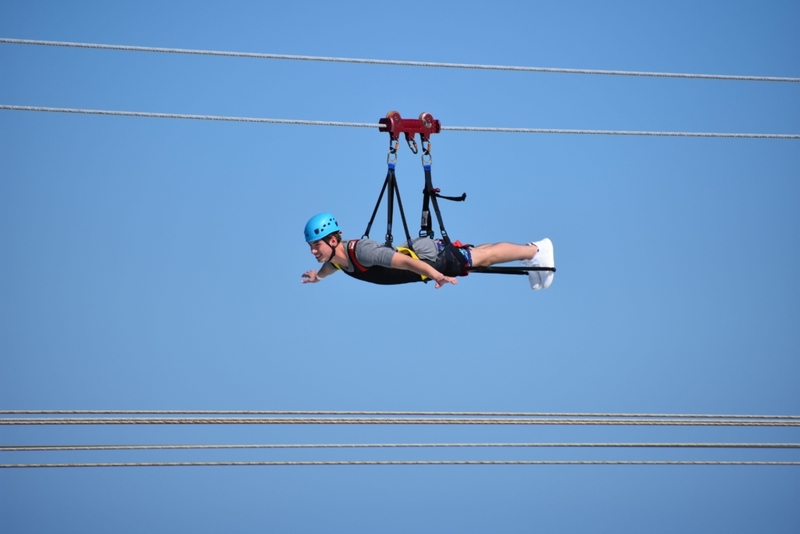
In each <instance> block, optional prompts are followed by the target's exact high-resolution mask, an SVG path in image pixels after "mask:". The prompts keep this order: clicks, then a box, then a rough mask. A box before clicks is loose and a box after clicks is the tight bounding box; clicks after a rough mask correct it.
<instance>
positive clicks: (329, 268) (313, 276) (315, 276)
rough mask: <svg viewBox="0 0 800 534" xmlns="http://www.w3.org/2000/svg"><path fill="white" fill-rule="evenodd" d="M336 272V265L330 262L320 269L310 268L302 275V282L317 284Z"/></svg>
mask: <svg viewBox="0 0 800 534" xmlns="http://www.w3.org/2000/svg"><path fill="white" fill-rule="evenodd" d="M335 272H336V267H334V266H333V265H331V264H330V263H326V264H325V265H323V266H322V268H321V269H320V270H319V271H315V270H313V269H312V270H310V271H306V272H304V273H303V276H302V280H301V281H302V283H304V284H316V283H317V282H319V281H320V280H322V279H323V278H325V277H326V276H330V275H332V274H333V273H335Z"/></svg>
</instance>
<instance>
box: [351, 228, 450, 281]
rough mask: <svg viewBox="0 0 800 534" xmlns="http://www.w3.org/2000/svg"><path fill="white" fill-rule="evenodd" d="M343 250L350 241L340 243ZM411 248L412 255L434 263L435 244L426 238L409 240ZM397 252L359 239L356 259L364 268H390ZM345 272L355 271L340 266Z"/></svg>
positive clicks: (406, 244)
mask: <svg viewBox="0 0 800 534" xmlns="http://www.w3.org/2000/svg"><path fill="white" fill-rule="evenodd" d="M342 244H343V245H344V248H345V250H347V246H348V245H349V244H350V241H342ZM411 245H412V246H411V248H412V249H413V250H414V253H416V255H417V256H418V257H419V259H421V260H423V261H427V262H429V263H433V262H434V261H436V253H437V250H436V242H435V241H434V240H433V239H430V238H427V237H418V238H416V239H412V240H411ZM400 246H401V247H408V243H403V244H402V245H400ZM395 252H397V251H396V250H395V249H393V248H389V247H387V246H386V245H384V244H383V243H378V242H377V241H373V240H372V239H359V240H358V243H357V244H356V259H357V260H358V263H360V264H361V265H363V266H364V267H373V266H375V265H379V266H381V267H391V266H392V256H394V254H395ZM340 267H341V268H342V269H344V270H345V271H347V272H349V273H352V272H353V270H354V269H355V268H354V267H353V266H352V265H350V266H347V267H345V266H344V265H341V266H340Z"/></svg>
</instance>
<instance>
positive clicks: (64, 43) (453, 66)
mask: <svg viewBox="0 0 800 534" xmlns="http://www.w3.org/2000/svg"><path fill="white" fill-rule="evenodd" d="M0 43H6V44H19V45H39V46H55V47H67V48H89V49H97V50H120V51H127V52H155V53H162V54H189V55H199V56H222V57H240V58H251V59H282V60H290V61H315V62H317V61H319V62H332V63H357V64H362V65H363V64H366V65H390V66H402V67H427V68H444V69H470V70H497V71H512V72H540V73H555V74H590V75H602V76H637V77H653V78H689V79H701V80H736V81H751V82H794V83H796V82H800V78H791V77H783V76H740V75H729V74H692V73H677V72H648V71H627V70H603V69H568V68H554V67H521V66H512V65H480V64H473V63H443V62H434V61H402V60H391V59H361V58H345V57H329V56H301V55H293V54H264V53H257V52H226V51H219V50H193V49H188V48H163V47H153V46H129V45H110V44H96V43H75V42H69V41H43V40H35V39H11V38H0Z"/></svg>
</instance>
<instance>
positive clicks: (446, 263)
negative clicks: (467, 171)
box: [334, 111, 555, 285]
mask: <svg viewBox="0 0 800 534" xmlns="http://www.w3.org/2000/svg"><path fill="white" fill-rule="evenodd" d="M378 122H379V123H380V127H379V130H380V131H381V132H388V133H389V154H388V155H387V157H386V162H387V164H388V171H387V173H386V179H385V180H384V182H383V187H382V188H381V192H380V195H378V201H377V202H376V203H375V209H374V210H372V217H370V219H369V223H367V228H366V230H364V235H363V239H368V238H369V232H370V230H371V229H372V223H373V222H374V221H375V215H376V214H377V213H378V208H379V207H380V205H381V202H382V201H383V195H384V194H385V193H386V194H387V198H386V203H387V204H386V236H385V242H384V245H385V246H387V247H389V248H393V247H392V242H393V241H394V237H393V236H392V223H393V215H394V199H395V196H396V197H397V207H398V209H399V211H400V219H401V220H402V222H403V230H404V231H405V235H406V243H407V244H408V248H404V247H399V248H397V249H394V250H397V251H398V252H401V253H403V254H407V255H409V256H411V257H413V258H416V259H419V258H418V257H417V254H416V253H415V252H414V250H413V244H412V242H411V234H410V233H409V231H408V224H407V223H406V215H405V212H404V211H403V202H402V200H401V198H400V189H399V188H398V186H397V176H396V174H395V167H396V165H397V149H398V147H399V145H400V141H399V139H400V134H401V133H403V134H404V135H405V138H406V142H407V143H408V148H409V149H411V152H413V153H414V154H417V153H418V152H419V147H418V146H417V142H416V140H415V139H414V138H415V136H416V134H419V136H420V139H421V144H422V168H423V170H424V172H425V188H424V189H423V191H422V217H421V222H420V230H419V237H428V238H430V239H434V235H435V234H434V231H433V221H432V218H431V213H430V208H431V206H433V212H434V214H435V215H436V220H437V222H438V223H439V233H440V235H441V242H442V250H441V252H440V253H439V255H438V257H437V260H436V263H435V264H434V267H435V268H436V269H437V270H439V272H441V273H442V274H444V275H446V276H467V275H468V274H469V273H470V272H479V273H497V274H528V271H555V268H553V267H471V266H470V265H469V262H468V261H467V258H466V257H465V256H464V254H462V253H461V251H460V250H459V249H460V248H469V247H470V245H462V244H461V243H460V242H458V241H456V242H455V243H453V242H452V241H451V240H450V236H448V235H447V231H446V230H445V228H444V220H443V219H442V213H441V210H440V209H439V202H438V199H440V198H441V199H443V200H450V201H454V202H463V201H464V200H466V198H467V194H466V193H462V194H461V196H458V197H452V196H445V195H442V194H441V192H440V190H439V189H438V188H435V187H433V179H432V178H431V164H432V163H433V156H431V135H432V134H435V133H439V132H440V131H441V123H440V122H439V121H438V120H436V119H434V118H433V115H431V114H430V113H422V114H420V116H419V119H403V118H402V117H401V116H400V114H399V113H398V112H396V111H390V112H389V113H387V114H386V117H385V118H383V119H380V121H378ZM357 244H358V240H353V241H350V242H349V243H348V247H347V254H348V257H349V258H350V262H351V265H353V267H354V269H353V272H348V271H344V269H342V270H343V271H344V272H345V273H346V274H348V275H350V276H352V277H354V278H358V279H360V280H365V281H367V282H373V283H375V284H387V285H388V284H406V283H409V282H419V281H424V282H427V280H426V277H424V276H420V275H418V274H416V273H413V272H411V271H405V270H402V269H390V268H387V267H379V266H374V267H364V266H363V265H361V264H360V263H359V262H358V260H357V259H356V253H355V249H356V246H357ZM428 263H430V262H428ZM334 265H335V264H334ZM335 266H336V267H337V268H339V269H341V267H340V266H338V265H335Z"/></svg>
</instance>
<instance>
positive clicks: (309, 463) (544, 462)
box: [0, 460, 800, 469]
mask: <svg viewBox="0 0 800 534" xmlns="http://www.w3.org/2000/svg"><path fill="white" fill-rule="evenodd" d="M268 465H271V466H303V465H305V466H321V465H350V466H352V465H695V466H697V465H718V466H721V465H740V466H744V465H749V466H756V465H762V466H766V465H771V466H800V462H767V461H706V460H699V461H697V460H695V461H691V460H340V461H298V462H285V461H280V462H272V461H261V462H109V463H53V464H0V468H2V469H19V468H47V467H50V468H54V467H212V466H217V467H219V466H268Z"/></svg>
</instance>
